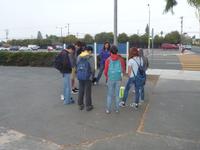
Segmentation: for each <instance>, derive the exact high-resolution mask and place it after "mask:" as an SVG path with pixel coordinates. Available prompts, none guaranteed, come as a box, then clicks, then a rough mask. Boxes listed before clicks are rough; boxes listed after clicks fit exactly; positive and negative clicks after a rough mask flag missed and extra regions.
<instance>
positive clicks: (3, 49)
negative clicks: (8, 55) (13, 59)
mask: <svg viewBox="0 0 200 150" xmlns="http://www.w3.org/2000/svg"><path fill="white" fill-rule="evenodd" d="M0 51H9V48H6V47H0Z"/></svg>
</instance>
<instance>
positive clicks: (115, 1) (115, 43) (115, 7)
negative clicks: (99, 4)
mask: <svg viewBox="0 0 200 150" xmlns="http://www.w3.org/2000/svg"><path fill="white" fill-rule="evenodd" d="M114 45H116V46H117V0H114Z"/></svg>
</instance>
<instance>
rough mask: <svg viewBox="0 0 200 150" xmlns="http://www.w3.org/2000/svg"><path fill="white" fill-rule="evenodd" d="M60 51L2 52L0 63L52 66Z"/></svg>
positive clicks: (6, 64)
mask: <svg viewBox="0 0 200 150" xmlns="http://www.w3.org/2000/svg"><path fill="white" fill-rule="evenodd" d="M57 54H58V52H0V65H3V66H37V67H51V66H53V61H54V58H55V56H56V55H57Z"/></svg>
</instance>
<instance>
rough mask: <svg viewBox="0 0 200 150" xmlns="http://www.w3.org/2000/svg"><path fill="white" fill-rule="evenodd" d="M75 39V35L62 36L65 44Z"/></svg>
mask: <svg viewBox="0 0 200 150" xmlns="http://www.w3.org/2000/svg"><path fill="white" fill-rule="evenodd" d="M77 40H78V39H77V37H76V36H75V35H68V36H66V37H63V38H62V41H63V42H64V43H67V44H72V43H75V42H76V41H77ZM62 41H61V42H62Z"/></svg>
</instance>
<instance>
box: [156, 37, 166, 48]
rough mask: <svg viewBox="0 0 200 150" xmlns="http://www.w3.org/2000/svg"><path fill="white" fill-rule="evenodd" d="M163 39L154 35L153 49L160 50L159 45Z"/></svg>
mask: <svg viewBox="0 0 200 150" xmlns="http://www.w3.org/2000/svg"><path fill="white" fill-rule="evenodd" d="M163 41H164V38H163V37H162V36H159V35H156V36H155V37H154V47H155V48H160V46H161V44H162V43H163Z"/></svg>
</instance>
